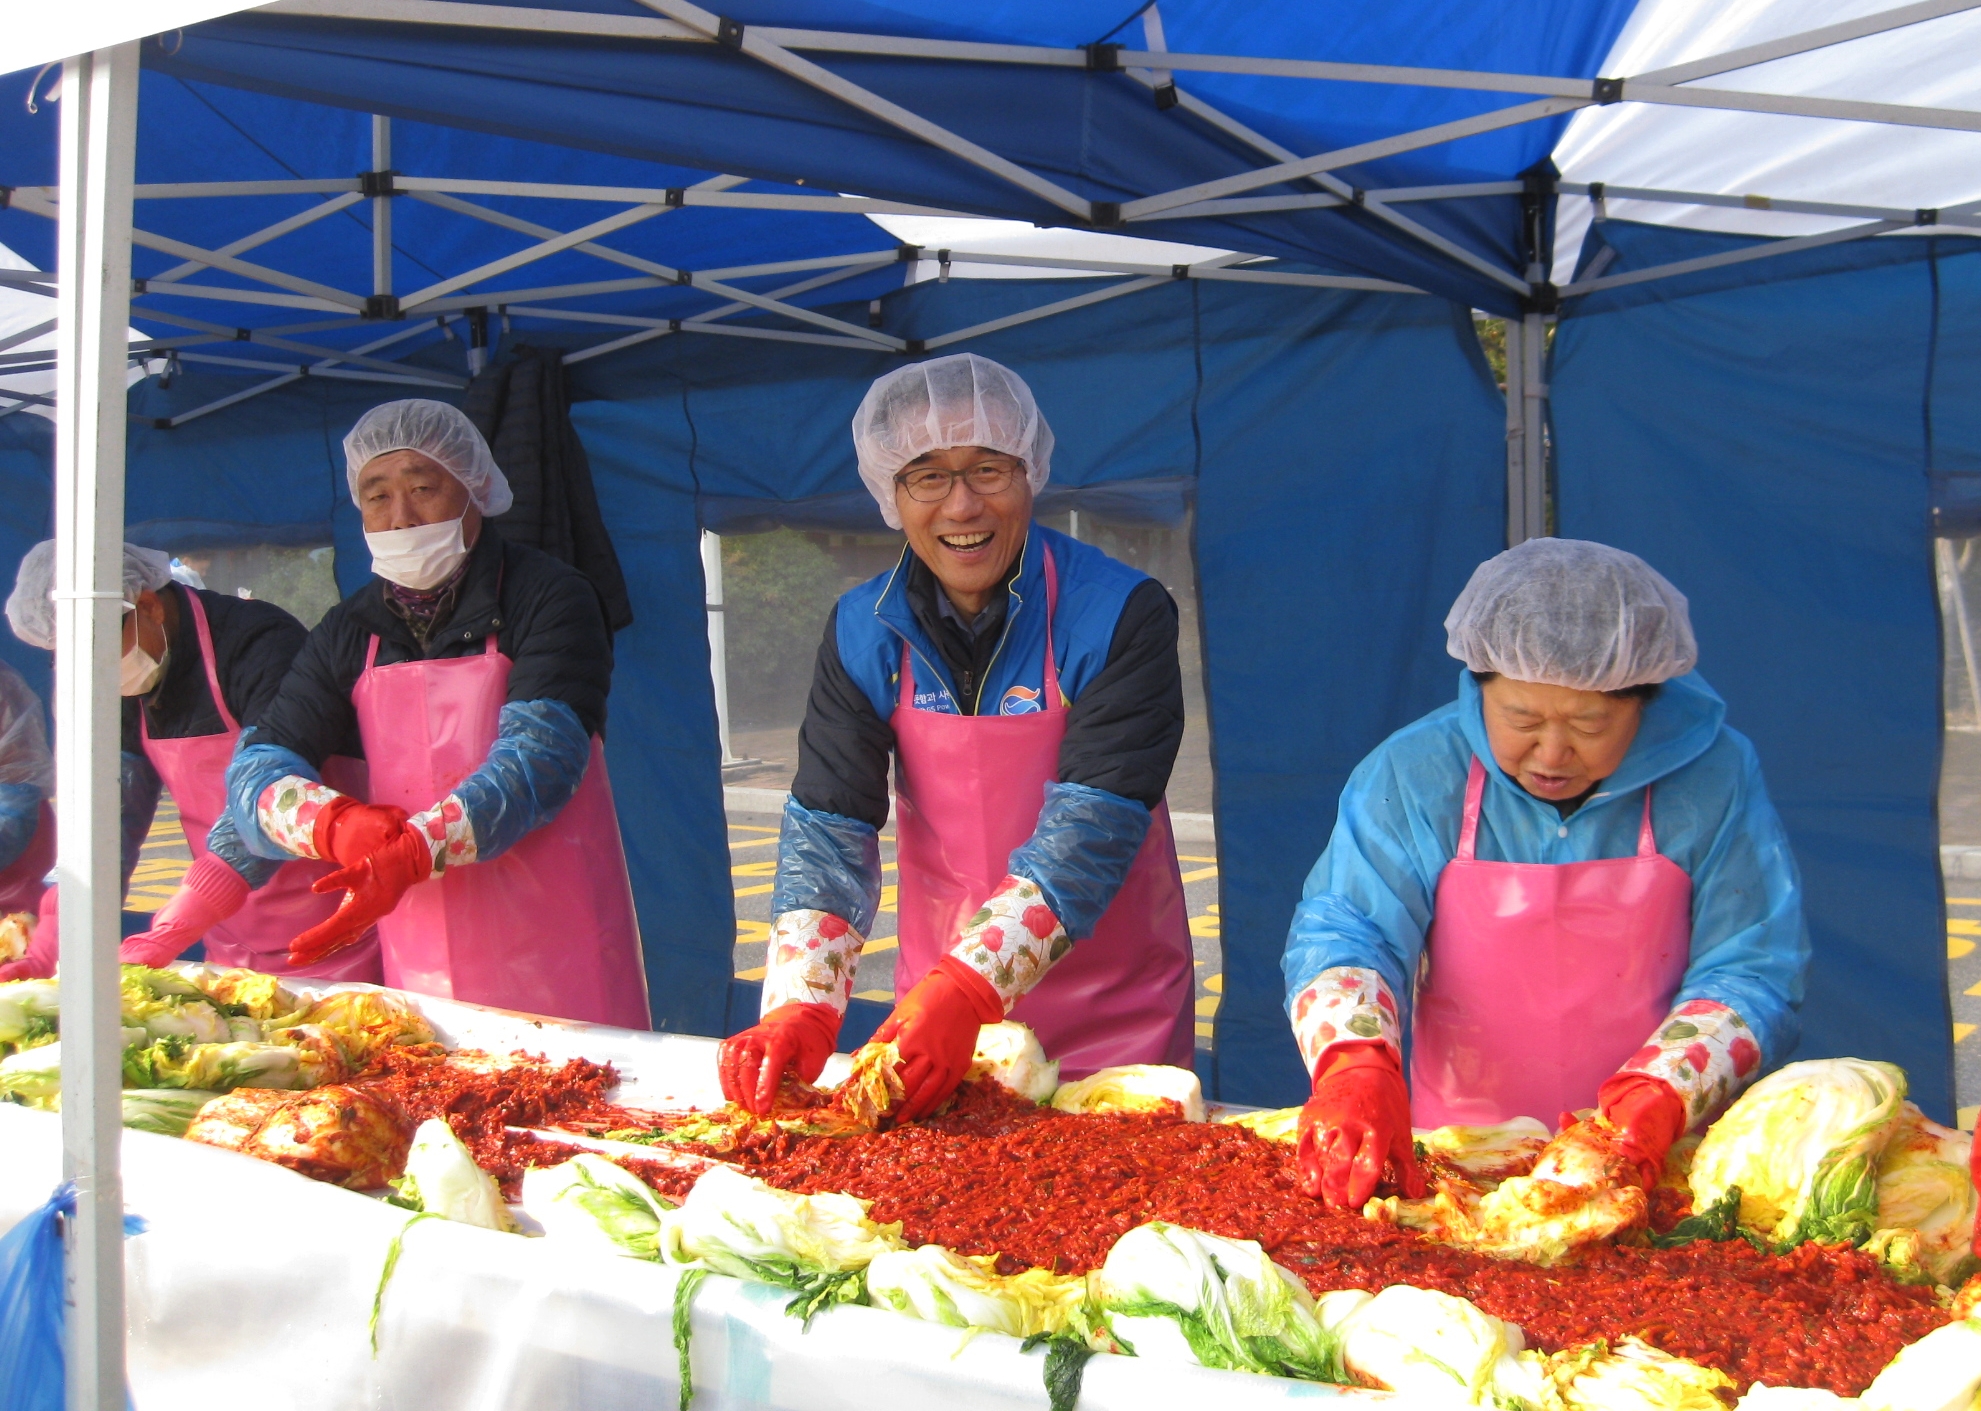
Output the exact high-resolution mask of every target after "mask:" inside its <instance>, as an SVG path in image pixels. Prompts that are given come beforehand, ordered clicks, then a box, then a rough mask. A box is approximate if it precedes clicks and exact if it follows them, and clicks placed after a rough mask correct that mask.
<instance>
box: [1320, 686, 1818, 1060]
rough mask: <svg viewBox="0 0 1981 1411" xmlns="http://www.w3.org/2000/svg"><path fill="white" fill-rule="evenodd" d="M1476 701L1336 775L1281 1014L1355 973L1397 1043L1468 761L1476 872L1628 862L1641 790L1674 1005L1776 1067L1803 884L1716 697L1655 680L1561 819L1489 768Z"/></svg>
mask: <svg viewBox="0 0 1981 1411" xmlns="http://www.w3.org/2000/svg"><path fill="white" fill-rule="evenodd" d="M1481 700H1482V697H1481V695H1480V692H1479V686H1478V683H1477V682H1476V681H1474V680H1473V678H1472V675H1471V673H1470V672H1460V673H1459V686H1458V699H1457V701H1455V702H1454V703H1452V704H1451V705H1447V706H1441V707H1439V708H1438V709H1437V710H1434V711H1432V712H1431V713H1430V714H1429V715H1427V716H1425V717H1424V718H1423V719H1422V720H1419V721H1417V722H1416V723H1414V724H1412V725H1407V726H1405V727H1404V728H1403V729H1401V730H1399V731H1397V732H1396V733H1395V734H1394V735H1392V736H1390V737H1389V738H1388V739H1387V740H1385V741H1383V743H1382V744H1380V745H1378V746H1377V747H1376V749H1375V750H1374V751H1373V752H1372V753H1371V754H1370V755H1369V756H1368V758H1366V759H1364V760H1363V761H1362V762H1361V764H1359V765H1357V766H1356V768H1355V772H1354V773H1353V774H1351V775H1350V776H1349V779H1348V785H1347V787H1346V788H1344V789H1343V790H1342V794H1341V809H1340V812H1339V814H1338V815H1337V817H1336V820H1335V826H1334V835H1333V836H1332V837H1331V838H1330V839H1329V840H1328V846H1327V850H1326V851H1325V852H1323V853H1322V854H1321V856H1320V860H1319V861H1318V862H1316V863H1315V864H1314V870H1313V871H1312V872H1310V873H1309V874H1308V876H1307V884H1306V887H1305V889H1304V891H1303V893H1302V899H1301V902H1300V905H1299V907H1298V908H1297V909H1296V910H1295V912H1294V916H1293V927H1292V931H1291V932H1290V934H1289V935H1288V936H1287V940H1286V953H1285V956H1284V957H1283V959H1282V962H1281V964H1282V968H1283V970H1284V972H1285V976H1286V984H1287V1004H1288V1006H1289V1010H1290V1007H1291V1005H1292V1002H1293V998H1294V996H1295V995H1297V994H1298V993H1299V992H1300V991H1301V990H1302V989H1304V988H1306V986H1307V985H1308V983H1309V982H1311V981H1312V980H1313V978H1314V977H1315V976H1316V975H1318V974H1320V973H1321V971H1323V970H1328V969H1332V968H1334V967H1336V966H1359V967H1364V968H1367V969H1372V970H1375V971H1377V972H1378V973H1380V974H1381V975H1382V977H1383V978H1384V980H1385V981H1387V982H1388V984H1389V987H1390V991H1391V993H1392V994H1394V995H1395V996H1396V999H1397V1002H1398V1004H1399V1005H1401V1006H1402V1007H1403V1012H1404V1016H1405V1023H1406V1026H1407V1024H1408V1016H1409V1012H1410V1010H1409V1006H1410V1002H1411V981H1412V979H1413V977H1415V976H1416V974H1417V973H1418V964H1419V961H1420V960H1421V958H1422V955H1423V950H1424V937H1425V934H1426V933H1427V932H1428V931H1429V929H1430V925H1431V916H1432V909H1433V901H1434V899H1435V897H1436V893H1437V885H1438V877H1439V874H1440V873H1442V872H1443V871H1444V866H1445V864H1446V863H1447V862H1449V861H1451V859H1452V858H1453V856H1454V855H1456V853H1457V851H1458V833H1459V827H1460V821H1461V820H1460V815H1461V813H1462V812H1463V809H1464V802H1465V780H1466V775H1467V773H1468V772H1469V770H1470V767H1471V762H1472V760H1473V759H1474V758H1477V759H1478V760H1479V761H1480V762H1481V763H1482V764H1484V766H1485V769H1486V791H1485V796H1484V799H1483V800H1482V803H1481V807H1480V819H1479V831H1478V838H1477V848H1478V856H1479V858H1480V860H1481V861H1488V862H1519V863H1564V862H1586V861H1590V860H1593V859H1597V858H1615V857H1629V856H1632V855H1633V854H1635V852H1636V851H1637V832H1638V824H1639V821H1640V820H1641V819H1642V817H1643V810H1644V790H1645V788H1646V787H1647V786H1650V787H1651V788H1652V794H1651V827H1652V831H1653V832H1655V833H1656V834H1657V840H1658V851H1659V852H1660V853H1662V854H1664V855H1665V856H1666V857H1668V858H1670V859H1671V860H1672V861H1673V862H1675V863H1677V864H1678V866H1679V867H1681V868H1683V869H1684V870H1685V873H1686V875H1687V876H1688V877H1690V878H1691V879H1692V951H1691V960H1690V963H1689V964H1688V965H1687V967H1686V971H1685V976H1684V978H1683V979H1682V980H1681V981H1680V983H1679V988H1678V994H1677V995H1676V997H1675V998H1674V999H1673V1004H1674V1005H1677V1004H1681V1003H1683V1002H1684V1001H1686V1000H1692V999H1708V1000H1716V1001H1718V1002H1719V1003H1721V1004H1724V1005H1727V1006H1729V1007H1731V1008H1732V1009H1733V1010H1735V1011H1736V1012H1737V1013H1738V1014H1739V1015H1740V1017H1741V1018H1743V1019H1745V1020H1746V1021H1747V1023H1748V1024H1749V1025H1750V1026H1751V1027H1752V1028H1753V1030H1754V1034H1755V1037H1756V1039H1757V1040H1758V1041H1759V1042H1760V1045H1761V1051H1762V1055H1763V1059H1764V1062H1766V1063H1767V1064H1768V1065H1770V1066H1773V1065H1775V1064H1779V1063H1780V1062H1782V1061H1783V1060H1784V1059H1785V1058H1786V1057H1787V1056H1788V1054H1789V1052H1790V1051H1791V1050H1793V1049H1794V1047H1795V1042H1796V1039H1797V1037H1798V1035H1799V1034H1800V1031H1801V1026H1800V1022H1799V1020H1798V1018H1797V1011H1798V1009H1800V1007H1801V1004H1802V982H1803V974H1804V972H1805V971H1806V969H1807V968H1808V963H1809V935H1808V930H1807V928H1806V927H1805V926H1804V924H1803V920H1802V883H1801V878H1800V875H1799V874H1798V873H1797V871H1796V866H1795V857H1794V854H1793V853H1792V852H1791V851H1790V850H1789V844H1788V836H1787V834H1786V833H1785V832H1784V831H1783V829H1782V824H1781V819H1780V818H1779V817H1778V816H1776V813H1775V809H1774V805H1773V804H1772V803H1771V802H1769V799H1768V791H1767V787H1766V785H1765V784H1763V783H1762V780H1761V766H1760V761H1759V760H1758V759H1757V758H1756V757H1755V754H1754V747H1753V745H1751V744H1750V743H1748V741H1747V738H1746V737H1745V736H1743V735H1741V734H1740V733H1739V732H1737V731H1735V730H1732V729H1730V728H1728V727H1727V725H1726V723H1725V722H1726V705H1725V703H1724V702H1723V701H1721V699H1720V698H1719V696H1718V694H1716V693H1715V692H1714V690H1713V688H1712V687H1710V686H1708V685H1707V684H1706V682H1705V681H1704V680H1702V679H1701V678H1700V677H1699V676H1698V674H1697V673H1693V674H1691V675H1687V676H1681V677H1677V678H1675V679H1673V680H1670V681H1667V682H1666V683H1665V685H1664V689H1663V690H1662V691H1661V692H1660V693H1659V694H1658V696H1657V697H1656V698H1655V699H1654V700H1652V701H1650V702H1649V703H1648V704H1647V705H1646V706H1645V708H1644V719H1643V723H1642V725H1641V726H1639V728H1638V732H1637V738H1636V739H1635V740H1634V741H1633V742H1632V743H1631V746H1630V750H1629V752H1628V753H1627V754H1625V755H1624V757H1623V763H1622V764H1621V765H1620V766H1619V767H1618V769H1617V771H1616V773H1615V774H1614V775H1613V776H1612V777H1610V778H1609V779H1607V780H1605V781H1603V785H1602V788H1601V789H1600V790H1599V791H1598V792H1597V793H1595V794H1593V795H1591V796H1590V798H1589V800H1588V801H1587V802H1586V803H1584V804H1583V805H1582V807H1580V808H1579V809H1577V810H1576V811H1575V812H1574V813H1573V814H1571V815H1570V816H1569V817H1567V818H1565V819H1564V818H1562V817H1561V816H1560V814H1559V813H1558V812H1557V810H1556V809H1555V807H1554V805H1553V804H1551V803H1548V802H1545V801H1544V800H1541V799H1537V798H1535V797H1534V796H1533V795H1532V794H1529V793H1528V792H1527V791H1526V790H1525V789H1523V788H1521V787H1520V785H1519V784H1517V783H1515V782H1514V781H1513V779H1512V778H1510V777H1509V776H1508V775H1507V773H1506V772H1505V771H1504V770H1503V769H1501V768H1500V767H1499V765H1498V764H1496V763H1495V762H1494V760H1493V754H1492V749H1491V747H1490V746H1489V745H1488V744H1487V740H1486V723H1485V717H1484V715H1483V714H1482V711H1481ZM1406 1032H1407V1027H1406Z"/></svg>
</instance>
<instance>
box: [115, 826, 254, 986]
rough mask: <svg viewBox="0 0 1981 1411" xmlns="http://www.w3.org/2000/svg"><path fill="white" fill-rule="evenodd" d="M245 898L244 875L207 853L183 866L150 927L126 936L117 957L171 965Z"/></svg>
mask: <svg viewBox="0 0 1981 1411" xmlns="http://www.w3.org/2000/svg"><path fill="white" fill-rule="evenodd" d="M247 899H248V883H247V879H246V878H245V877H243V876H241V874H240V873H238V872H236V871H235V870H234V869H233V868H231V867H229V866H228V865H227V864H226V863H225V862H222V861H221V860H220V859H219V858H217V857H215V856H214V855H213V854H212V853H208V854H206V856H204V857H202V858H201V859H200V860H199V861H197V862H195V863H194V864H193V865H192V866H191V867H189V868H187V869H186V876H185V880H184V881H182V882H180V883H179V890H178V891H176V892H174V893H173V894H172V899H171V900H170V901H168V902H166V903H165V905H163V906H161V907H160V908H158V914H157V915H156V916H154V917H152V918H151V929H150V930H149V931H145V932H143V933H142V934H140V935H136V936H127V937H125V939H124V944H123V945H121V946H119V947H118V948H117V959H118V960H120V961H122V962H123V963H124V964H126V965H152V966H157V965H170V964H171V963H172V962H173V961H175V960H177V959H178V958H179V955H180V953H181V952H182V951H184V950H185V949H186V947H187V946H190V945H191V944H192V943H193V942H194V941H197V940H198V939H199V938H200V937H201V936H204V935H205V934H206V933H207V932H208V931H209V930H211V929H212V928H213V927H215V926H217V925H219V924H220V923H221V922H222V921H225V920H226V919H227V918H228V917H230V916H232V915H233V914H234V913H235V912H237V911H239V910H240V909H241V907H242V905H243V904H244V903H245V902H246V901H247Z"/></svg>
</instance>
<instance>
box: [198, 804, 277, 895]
mask: <svg viewBox="0 0 1981 1411" xmlns="http://www.w3.org/2000/svg"><path fill="white" fill-rule="evenodd" d="M206 850H207V851H208V852H210V853H212V854H213V855H214V856H215V857H217V858H219V859H220V860H221V861H222V862H224V863H226V864H227V865H228V866H229V867H231V868H233V869H234V870H235V871H236V872H238V873H240V875H241V880H242V881H243V882H246V883H247V884H248V889H249V890H250V891H255V890H258V889H259V888H261V887H264V886H266V885H267V884H268V879H269V878H271V877H273V876H274V875H275V874H276V873H278V872H280V871H281V870H282V864H281V863H280V862H277V861H276V860H275V859H273V858H268V857H256V856H255V855H254V854H253V853H251V852H249V851H248V848H247V844H245V843H243V842H242V841H241V834H240V831H239V830H238V829H236V828H235V827H234V815H233V814H232V813H223V814H221V815H220V818H219V821H217V822H216V823H215V824H214V825H213V827H211V828H209V829H208V830H207V834H206Z"/></svg>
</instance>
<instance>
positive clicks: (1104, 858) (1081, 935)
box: [1010, 783, 1150, 941]
mask: <svg viewBox="0 0 1981 1411" xmlns="http://www.w3.org/2000/svg"><path fill="white" fill-rule="evenodd" d="M1149 818H1150V814H1149V810H1148V809H1147V808H1146V807H1145V806H1143V805H1142V804H1140V803H1138V802H1137V801H1136V800H1134V799H1124V798H1123V797H1121V795H1119V794H1110V793H1109V792H1108V791H1107V790H1105V789H1095V788H1090V787H1089V786H1087V785H1085V784H1056V783H1055V784H1047V785H1046V801H1045V807H1043V808H1041V809H1040V810H1039V824H1038V827H1036V828H1034V829H1033V830H1032V836H1031V837H1029V838H1027V839H1026V840H1025V842H1024V845H1023V846H1021V847H1020V848H1019V849H1018V850H1017V851H1016V852H1014V853H1012V854H1011V868H1010V870H1011V875H1012V876H1014V877H1025V878H1029V879H1030V880H1032V881H1034V882H1036V883H1038V884H1039V889H1040V890H1041V891H1043V892H1044V893H1045V894H1046V905H1047V906H1050V907H1051V908H1052V914H1053V915H1054V916H1057V917H1058V918H1059V924H1060V925H1062V926H1064V927H1065V928H1066V934H1067V935H1069V936H1071V937H1072V938H1073V939H1074V940H1076V941H1080V940H1085V939H1086V938H1087V937H1088V936H1091V935H1093V933H1094V927H1096V926H1098V925H1099V924H1100V919H1101V913H1103V912H1104V911H1106V910H1107V909H1108V906H1109V904H1110V903H1112V902H1113V901H1114V894H1115V893H1116V892H1118V891H1120V890H1121V884H1122V883H1123V882H1124V881H1126V880H1127V877H1128V869H1129V867H1130V866H1131V865H1132V864H1133V863H1134V861H1135V854H1136V853H1138V852H1140V851H1141V850H1142V839H1143V838H1145V837H1147V836H1148V832H1149Z"/></svg>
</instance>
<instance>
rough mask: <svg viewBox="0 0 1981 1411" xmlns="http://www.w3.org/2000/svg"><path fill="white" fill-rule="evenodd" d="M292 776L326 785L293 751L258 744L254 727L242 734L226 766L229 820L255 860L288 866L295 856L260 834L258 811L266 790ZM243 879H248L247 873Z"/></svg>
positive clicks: (314, 768) (309, 765) (305, 761)
mask: <svg viewBox="0 0 1981 1411" xmlns="http://www.w3.org/2000/svg"><path fill="white" fill-rule="evenodd" d="M291 774H300V775H301V776H302V777H303V778H305V779H308V780H310V781H311V782H312V783H318V784H320V783H322V782H323V776H322V775H321V774H319V773H318V772H317V770H316V767H315V766H314V765H312V764H311V763H310V762H309V761H308V760H306V759H304V758H303V757H302V756H301V755H299V754H297V753H296V752H295V751H294V750H290V749H284V748H283V747H282V746H280V745H262V744H256V743H255V727H254V726H252V725H250V726H249V727H248V728H247V729H245V730H243V731H242V732H241V738H240V740H239V741H238V742H237V743H236V744H235V746H234V758H233V759H232V760H230V761H229V762H228V764H227V817H229V818H231V819H233V820H234V836H235V838H236V840H237V841H239V842H240V843H241V845H242V846H243V847H244V848H245V849H246V850H247V851H248V852H250V853H252V854H253V855H254V856H256V857H259V858H266V859H268V860H270V861H272V862H287V861H289V860H290V859H291V858H293V857H294V856H295V855H296V854H294V853H292V852H290V851H289V850H288V849H287V848H285V847H282V846H280V845H279V844H277V843H276V842H275V841H274V840H273V839H271V838H270V837H269V836H268V835H267V834H266V833H264V832H262V831H261V818H260V815H259V814H258V813H257V812H256V809H255V801H256V800H257V799H259V798H260V797H261V791H262V790H263V789H266V788H267V787H268V786H269V785H270V784H273V783H274V782H275V781H276V780H277V779H282V778H286V777H287V776H289V775H291ZM241 875H242V876H243V877H245V876H247V874H246V873H245V872H243V873H242V874H241ZM250 885H253V882H252V879H250Z"/></svg>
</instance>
